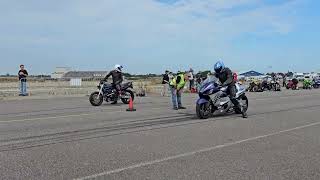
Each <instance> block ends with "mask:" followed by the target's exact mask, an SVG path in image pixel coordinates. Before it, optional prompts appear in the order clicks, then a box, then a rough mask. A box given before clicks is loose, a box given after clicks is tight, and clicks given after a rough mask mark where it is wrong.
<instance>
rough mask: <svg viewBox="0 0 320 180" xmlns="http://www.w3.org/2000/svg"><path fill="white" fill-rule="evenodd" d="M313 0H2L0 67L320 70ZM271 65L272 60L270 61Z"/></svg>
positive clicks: (319, 4) (318, 5) (318, 14)
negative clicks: (222, 66)
mask: <svg viewBox="0 0 320 180" xmlns="http://www.w3.org/2000/svg"><path fill="white" fill-rule="evenodd" d="M319 9H320V1H316V0H138V1H133V0H96V1H87V0H68V1H65V0H55V1H43V0H28V1H20V0H1V1H0V61H1V66H0V74H5V73H7V72H8V73H12V74H14V73H16V71H17V68H18V66H19V64H21V63H22V64H25V65H26V66H27V69H28V70H29V71H30V72H31V73H32V74H40V73H50V72H52V71H53V69H54V67H56V66H69V67H72V68H73V69H75V70H108V69H110V68H112V67H113V65H114V64H115V63H118V64H122V65H124V67H125V70H126V71H128V72H130V73H161V72H163V71H164V70H165V69H170V70H172V71H177V70H186V69H189V67H193V68H194V69H196V70H201V69H211V68H212V67H213V64H214V63H215V61H217V60H220V59H221V60H223V61H224V62H225V64H226V65H227V66H229V67H231V68H232V69H234V70H236V71H243V70H249V69H255V70H258V71H262V72H267V71H287V70H289V69H290V70H293V71H314V70H320V55H319V52H320V51H319V50H320V48H319V42H320V33H319V32H320V23H319V19H320V11H319ZM270 67H272V68H270Z"/></svg>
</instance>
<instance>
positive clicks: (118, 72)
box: [103, 64, 123, 104]
mask: <svg viewBox="0 0 320 180" xmlns="http://www.w3.org/2000/svg"><path fill="white" fill-rule="evenodd" d="M122 69H123V67H122V66H121V65H118V64H117V65H115V66H114V70H112V71H110V72H109V74H107V75H106V77H105V78H104V79H103V81H107V80H108V78H109V77H110V76H111V77H112V85H113V87H114V88H115V89H116V90H117V93H116V97H115V100H114V102H112V103H111V104H117V102H118V97H119V95H120V94H121V83H122V81H123V74H122Z"/></svg>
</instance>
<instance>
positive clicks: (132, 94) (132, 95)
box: [121, 90, 134, 104]
mask: <svg viewBox="0 0 320 180" xmlns="http://www.w3.org/2000/svg"><path fill="white" fill-rule="evenodd" d="M124 92H125V95H128V96H130V97H131V99H132V101H134V93H133V92H132V91H131V90H125V91H124ZM121 101H122V103H123V104H129V102H130V98H121Z"/></svg>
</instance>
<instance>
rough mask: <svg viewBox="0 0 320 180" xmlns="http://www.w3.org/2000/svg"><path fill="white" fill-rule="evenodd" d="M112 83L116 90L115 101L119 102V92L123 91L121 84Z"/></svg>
mask: <svg viewBox="0 0 320 180" xmlns="http://www.w3.org/2000/svg"><path fill="white" fill-rule="evenodd" d="M112 85H113V88H114V89H115V90H116V94H115V100H114V102H117V101H118V97H119V92H120V91H121V84H112Z"/></svg>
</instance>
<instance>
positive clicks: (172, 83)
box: [170, 74, 186, 89]
mask: <svg viewBox="0 0 320 180" xmlns="http://www.w3.org/2000/svg"><path fill="white" fill-rule="evenodd" d="M178 76H180V77H181V80H180V82H179V84H177V77H178ZM178 76H176V77H174V78H173V79H172V80H171V81H170V86H177V89H182V88H184V86H185V85H186V80H185V79H184V74H179V75H178Z"/></svg>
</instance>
